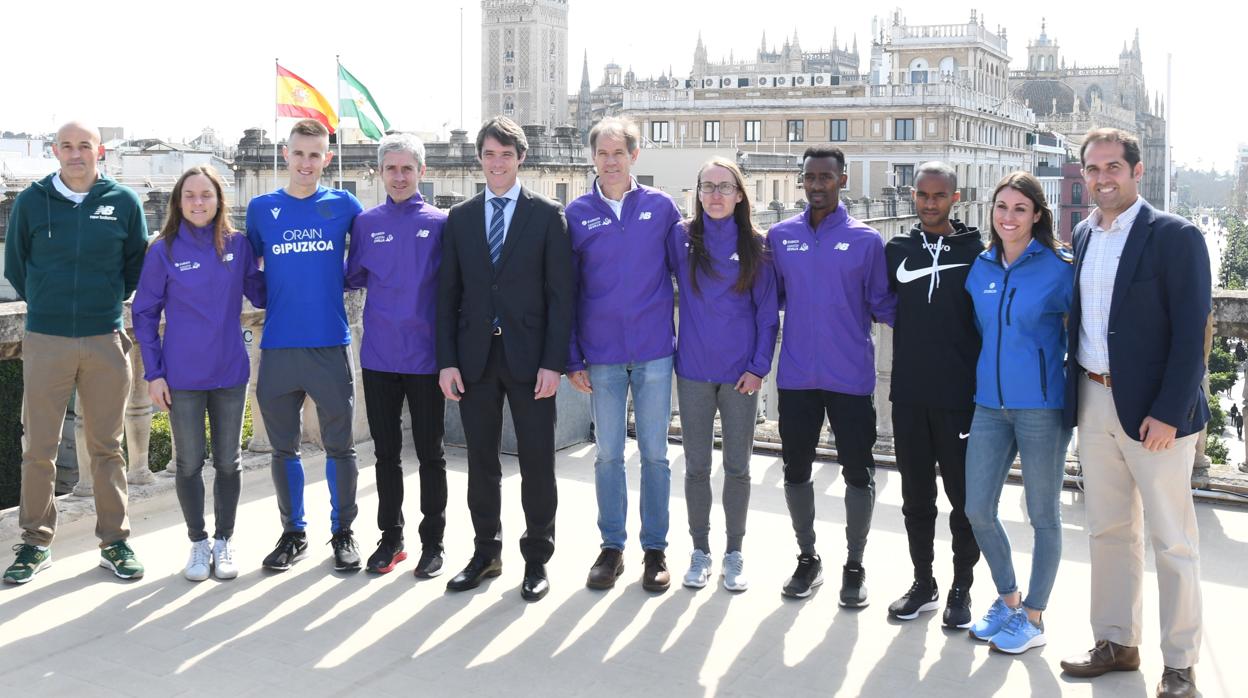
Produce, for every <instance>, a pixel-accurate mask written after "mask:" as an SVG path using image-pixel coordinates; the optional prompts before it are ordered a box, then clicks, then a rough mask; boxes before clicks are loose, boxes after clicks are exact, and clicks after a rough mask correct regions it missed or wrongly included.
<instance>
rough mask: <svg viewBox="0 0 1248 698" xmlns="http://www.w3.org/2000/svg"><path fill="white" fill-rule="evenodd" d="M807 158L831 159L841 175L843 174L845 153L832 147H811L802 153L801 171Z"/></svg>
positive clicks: (804, 167)
mask: <svg viewBox="0 0 1248 698" xmlns="http://www.w3.org/2000/svg"><path fill="white" fill-rule="evenodd" d="M808 158H832V159H834V160H836V164H837V167H839V168H840V170H841V174H845V152H844V151H842V150H841V149H840V148H838V147H836V146H834V145H812V146H810V147H809V148H807V149H806V152H804V153H802V169H806V160H807V159H808Z"/></svg>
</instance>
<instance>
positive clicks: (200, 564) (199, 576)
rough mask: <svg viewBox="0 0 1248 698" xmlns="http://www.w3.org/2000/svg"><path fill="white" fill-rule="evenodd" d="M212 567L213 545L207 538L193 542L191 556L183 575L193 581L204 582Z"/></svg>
mask: <svg viewBox="0 0 1248 698" xmlns="http://www.w3.org/2000/svg"><path fill="white" fill-rule="evenodd" d="M211 567H212V546H211V545H210V544H209V543H208V539H207V538H205V539H204V540H201V541H195V542H193V543H191V556H190V557H189V558H187V560H186V569H185V570H182V575H183V576H185V577H186V578H187V579H189V580H191V581H192V582H202V581H204V580H205V579H207V578H208V573H209V572H211V571H212V570H211Z"/></svg>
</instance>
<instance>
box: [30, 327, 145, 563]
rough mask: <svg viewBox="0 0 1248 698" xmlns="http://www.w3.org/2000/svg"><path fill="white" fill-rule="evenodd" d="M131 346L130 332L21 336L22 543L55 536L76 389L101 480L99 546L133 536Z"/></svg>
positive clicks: (97, 525) (40, 541)
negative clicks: (63, 448) (60, 458)
mask: <svg viewBox="0 0 1248 698" xmlns="http://www.w3.org/2000/svg"><path fill="white" fill-rule="evenodd" d="M130 346H131V341H130V339H129V337H127V336H126V335H125V334H124V333H121V332H111V333H109V334H102V335H94V336H91V337H58V336H54V335H46V334H40V333H38V332H29V331H28V332H26V336H25V337H23V338H22V380H23V382H24V390H23V395H22V427H23V432H24V433H23V437H22V495H21V509H20V511H19V513H18V525H19V526H21V528H22V540H23V541H25V542H26V543H29V544H31V545H44V546H46V545H51V544H52V538H53V536H54V535H55V534H56V456H57V452H58V450H59V448H60V443H61V430H62V428H63V425H64V423H65V410H66V407H67V406H68V404H69V398H70V395H72V394H73V392H74V388H75V387H77V389H78V402H77V410H78V412H79V413H80V414H81V415H82V421H83V426H84V431H85V432H86V445H87V454H88V455H89V456H90V460H91V474H92V476H93V477H94V478H95V512H96V522H95V535H96V536H97V537H98V538H99V539H100V546H101V547H103V546H105V545H109V544H112V543H116V542H117V541H120V540H125V539H126V538H128V537H129V536H130V524H129V521H128V519H127V518H126V500H127V495H128V491H127V487H126V462H125V459H124V458H123V456H122V451H121V434H122V429H123V424H124V422H125V410H126V398H127V396H128V395H129V394H130V360H129V358H128V357H127V354H128V353H129V350H130Z"/></svg>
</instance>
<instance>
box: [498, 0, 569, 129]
mask: <svg viewBox="0 0 1248 698" xmlns="http://www.w3.org/2000/svg"><path fill="white" fill-rule="evenodd" d="M496 114H503V115H506V116H509V117H511V118H512V119H514V120H515V121H516V122H517V123H520V124H538V125H541V126H546V127H547V128H554V127H556V126H565V125H567V124H568V0H482V2H481V116H482V119H488V118H490V117H491V116H494V115H496Z"/></svg>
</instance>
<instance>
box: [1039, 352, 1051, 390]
mask: <svg viewBox="0 0 1248 698" xmlns="http://www.w3.org/2000/svg"><path fill="white" fill-rule="evenodd" d="M1040 395H1041V397H1043V398H1044V402H1045V403H1046V404H1047V403H1048V402H1049V376H1048V374H1047V372H1046V371H1045V368H1044V347H1040Z"/></svg>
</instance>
